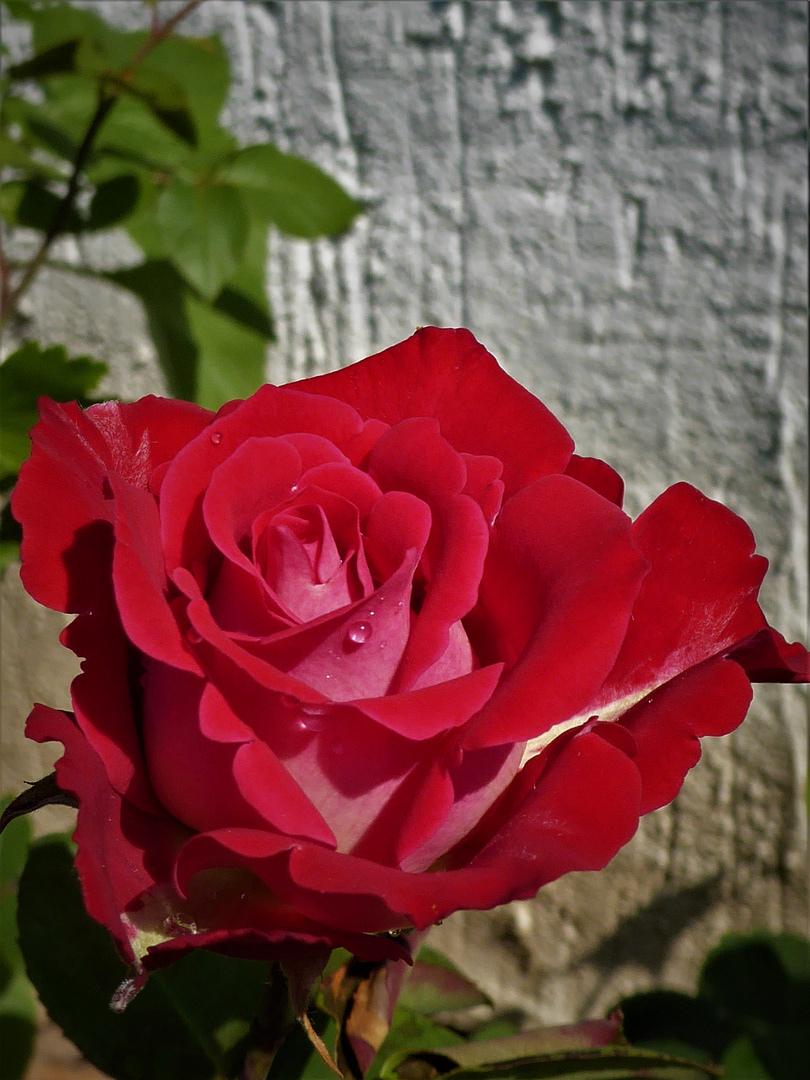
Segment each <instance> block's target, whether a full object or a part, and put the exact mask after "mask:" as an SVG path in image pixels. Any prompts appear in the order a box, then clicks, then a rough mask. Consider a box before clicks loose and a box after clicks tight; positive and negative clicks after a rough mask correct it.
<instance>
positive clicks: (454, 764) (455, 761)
mask: <svg viewBox="0 0 810 1080" xmlns="http://www.w3.org/2000/svg"><path fill="white" fill-rule="evenodd" d="M463 760H464V751H463V750H462V749H461V747H460V746H455V747H453V749H452V750H451V751H450V754H449V757H448V762H447V763H448V765H449V766H450V768H451V769H457V768H458V767H459V765H460V764H461V763H462V761H463Z"/></svg>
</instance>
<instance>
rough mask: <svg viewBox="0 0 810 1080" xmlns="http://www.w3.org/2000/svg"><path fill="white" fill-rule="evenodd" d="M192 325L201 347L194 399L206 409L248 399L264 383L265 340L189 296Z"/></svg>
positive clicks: (193, 333) (188, 302)
mask: <svg viewBox="0 0 810 1080" xmlns="http://www.w3.org/2000/svg"><path fill="white" fill-rule="evenodd" d="M186 310H187V312H188V319H189V326H190V328H191V333H192V335H193V337H194V339H195V341H196V342H197V344H198V348H199V355H198V360H197V393H196V397H195V400H196V402H197V404H198V405H202V406H203V407H204V408H206V409H218V408H219V407H220V405H223V404H224V403H225V402H226V401H232V400H233V399H234V398H246V397H249V396H250V395H251V394H252V393H253V392H254V390H256V389H257V388H258V387H259V386H261V384H262V383H263V382H264V368H265V353H266V350H267V342H266V340H265V338H264V337H261V336H260V335H259V334H257V333H255V331H253V330H249V329H247V328H246V327H244V326H242V325H240V323H238V322H236V321H235V320H234V319H232V318H230V316H228V315H225V314H223V312H221V311H218V310H217V309H216V308H215V307H213V306H212V305H210V304H206V303H205V302H204V301H202V300H199V299H198V298H197V297H195V296H192V295H190V294H189V296H188V298H187V301H186Z"/></svg>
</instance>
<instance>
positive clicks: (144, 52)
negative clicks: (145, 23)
mask: <svg viewBox="0 0 810 1080" xmlns="http://www.w3.org/2000/svg"><path fill="white" fill-rule="evenodd" d="M201 3H202V0H188V2H187V3H186V4H184V5H183V7H182V8H180V10H179V11H177V12H175V14H174V15H172V16H171V18H169V19H167V20H166V22H165V23H160V24H158V25H153V26H152V28H151V30H150V32H149V36H148V37H147V39H146V41H144V43H143V45H142V46H141V47H140V49H138V51H137V52H136V53H135V55H134V56H133V58H132V60H131V61H130V62H129V64H128V65H127V67H126V68H125V70H124V71H123V72H122V73H121V79H122V80H124V81H129V80H130V79H131V78H132V76H133V74H134V73H135V71H136V69H137V68H138V67H139V66H140V64H142V63H143V61H144V60H145V59H146V57H147V56H148V55H149V54H150V53H151V52H152V51H153V50H154V49H155V48H157V46H158V45H160V43H161V42H162V41H165V40H166V38H167V37H168V36H169V34H171V32H172V31H173V30H174V28H175V27H176V26H177V25H178V24H179V23H180V22H182V20H183V19H185V18H186V17H187V16H188V15H190V14H191V12H192V11H193V10H194V9H195V8H197V7H199V6H200V4H201ZM117 100H118V96H117V94H111V93H109V92H108V91H107V90H105V89H104V87H103V84H102V86H101V87H100V88H99V94H98V104H97V105H96V111H95V113H94V114H93V117H92V119H91V121H90V124H89V126H88V128H87V131H86V132H85V135H84V138H83V139H82V141H81V144H80V146H79V149H78V150H77V151H76V158H75V160H74V162H73V169H72V172H71V174H70V179H69V180H68V186H67V190H66V192H65V194H64V196H63V197H62V199H61V201H60V203H59V205H58V206H57V208H56V210H55V212H54V215H53V219H52V220H51V223H50V225H49V226H48V231H47V232H46V233H45V236H44V237H43V239H42V242H41V243H40V245H39V247H38V248H37V250H36V252H35V253H34V255H33V256H32V258H31V261H30V262H29V263H28V265H27V266H26V268H25V271H24V273H23V276H22V277H21V278H20V280H19V282H18V283H17V285H16V286H15V287H14V288H13V289H8V288H7V289H4V290H3V295H2V296H0V328H2V327H3V326H5V324H6V322H7V321H8V320H9V319H10V318H11V316H12V315H13V314H14V312H15V311H16V310H17V307H18V305H19V302H20V300H21V299H22V297H23V296H24V295H25V293H26V292H27V291H28V289H29V287H30V286H31V283H32V282H33V281H34V279H35V277H36V276H37V274H38V273H39V271H40V269H41V268H42V264H43V263H44V262H45V260H46V259H47V257H48V252H49V251H50V249H51V246H52V245H53V242H54V241H55V240H56V239H57V238H58V237H59V236H60V235H61V234H62V232H63V231H64V228H65V225H66V223H67V221H68V219H69V217H70V212H71V210H72V209H73V207H74V205H75V203H76V196H77V194H78V191H79V182H80V180H81V175H82V172H83V171H84V167H85V165H86V164H87V161H88V159H89V157H90V154H91V151H92V149H93V143H94V141H95V138H96V135H97V134H98V131H99V128H100V127H101V125H102V124H103V123H104V121H105V119H106V118H107V115H108V114H109V112H110V110H111V109H112V107H113V105H115V103H116V101H117Z"/></svg>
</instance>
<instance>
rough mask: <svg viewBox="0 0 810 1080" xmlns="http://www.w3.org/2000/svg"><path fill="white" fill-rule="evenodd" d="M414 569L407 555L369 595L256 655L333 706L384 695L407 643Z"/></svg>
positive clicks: (265, 646)
mask: <svg viewBox="0 0 810 1080" xmlns="http://www.w3.org/2000/svg"><path fill="white" fill-rule="evenodd" d="M415 567H416V552H414V551H411V552H409V553H408V555H407V556H406V558H405V561H404V562H403V564H402V566H401V567H400V568H399V569H398V570H397V571H396V573H394V574H393V575H392V576H391V577H390V578H389V579H388V581H386V582H385V584H384V585H382V586H380V588H379V589H378V590H377V591H376V592H375V593H372V594H371V595H370V596H368V597H366V598H365V599H363V600H361V601H358V602H357V603H356V604H354V605H352V606H351V607H350V608H348V609H346V610H344V611H339V612H337V613H335V614H334V615H332V616H331V617H329V618H327V619H322V620H319V621H313V622H311V623H308V624H307V625H305V626H303V627H301V628H300V629H296V630H290V631H287V632H286V633H281V634H277V635H275V636H274V637H273V638H271V639H270V640H269V641H267V642H266V643H264V644H262V645H261V646H260V647H259V646H257V647H256V650H257V651H259V652H260V655H261V656H262V657H263V658H264V659H266V660H267V661H269V662H270V663H271V664H272V665H273V666H274V667H276V668H278V669H279V670H280V671H285V672H288V673H289V674H290V675H292V676H294V677H295V678H296V679H297V680H300V681H301V682H302V683H305V684H306V685H307V686H311V687H312V688H313V689H315V690H319V691H320V692H321V693H323V694H325V695H328V697H329V698H331V699H332V700H333V701H351V700H353V699H355V698H358V697H360V696H363V697H365V696H369V697H375V696H378V695H382V694H386V693H388V692H389V688H390V685H391V681H392V679H393V678H394V675H395V674H396V671H397V668H398V666H399V663H400V660H401V658H402V655H403V652H404V650H405V647H406V644H407V642H408V634H409V629H410V607H409V601H410V595H411V582H412V579H413V573H414V570H415Z"/></svg>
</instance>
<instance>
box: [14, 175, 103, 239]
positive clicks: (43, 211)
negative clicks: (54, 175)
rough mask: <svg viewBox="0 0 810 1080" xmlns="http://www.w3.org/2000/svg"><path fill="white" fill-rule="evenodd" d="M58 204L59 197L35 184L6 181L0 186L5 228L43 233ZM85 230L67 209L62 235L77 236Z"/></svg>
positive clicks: (74, 215) (73, 212) (40, 183)
mask: <svg viewBox="0 0 810 1080" xmlns="http://www.w3.org/2000/svg"><path fill="white" fill-rule="evenodd" d="M61 202H62V198H61V196H60V195H57V194H55V193H54V192H53V191H50V190H49V189H48V188H47V187H45V185H44V184H43V183H42V182H41V181H39V180H9V181H8V182H7V183H5V184H3V185H2V186H0V215H2V217H3V219H4V220H5V221H7V222H8V224H9V225H17V226H22V227H24V228H27V229H38V230H39V231H40V232H47V231H48V229H49V228H50V226H51V222H52V221H53V219H54V217H55V216H56V212H57V210H58V209H59V206H60V204H61ZM85 227H86V226H85V222H84V221H83V219H82V218H81V216H80V215H79V213H78V212H77V211H76V210H75V209H73V208H71V210H70V211H69V212H68V215H67V218H66V221H65V226H64V231H65V232H73V233H77V232H82V231H83V230H84V228H85Z"/></svg>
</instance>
